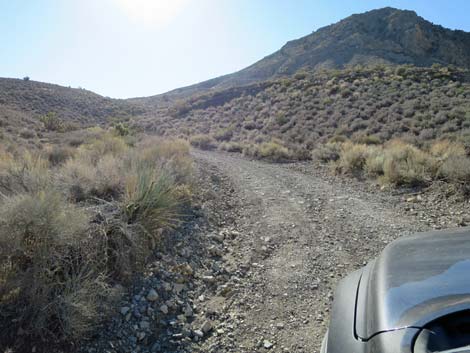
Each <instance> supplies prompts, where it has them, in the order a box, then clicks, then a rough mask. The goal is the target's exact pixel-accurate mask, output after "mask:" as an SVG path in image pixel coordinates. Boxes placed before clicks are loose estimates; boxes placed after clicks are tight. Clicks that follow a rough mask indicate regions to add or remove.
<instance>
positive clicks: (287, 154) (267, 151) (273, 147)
mask: <svg viewBox="0 0 470 353" xmlns="http://www.w3.org/2000/svg"><path fill="white" fill-rule="evenodd" d="M243 154H244V155H245V156H249V157H254V158H258V159H266V160H269V161H271V162H285V161H288V160H290V159H292V151H290V150H289V149H288V148H287V147H285V146H284V145H282V143H281V142H280V141H278V140H272V141H270V142H262V143H260V144H254V145H248V146H246V147H245V148H244V149H243Z"/></svg>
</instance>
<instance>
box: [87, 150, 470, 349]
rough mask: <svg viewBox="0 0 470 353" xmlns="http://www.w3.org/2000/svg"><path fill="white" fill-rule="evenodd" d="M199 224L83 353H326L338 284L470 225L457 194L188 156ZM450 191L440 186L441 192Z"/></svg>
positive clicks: (167, 251)
mask: <svg viewBox="0 0 470 353" xmlns="http://www.w3.org/2000/svg"><path fill="white" fill-rule="evenodd" d="M192 154H193V157H194V160H195V184H197V188H198V192H197V194H198V197H197V202H196V203H195V205H194V210H193V216H192V218H191V219H189V220H188V222H186V225H185V226H184V227H183V228H182V229H179V230H176V231H175V232H173V233H172V234H168V236H167V237H165V238H164V239H165V241H164V243H162V244H161V246H160V248H159V249H158V251H157V252H156V254H155V258H154V259H153V260H152V261H151V262H150V263H149V265H148V266H147V269H146V271H145V272H144V273H143V274H142V276H141V278H140V280H139V281H136V283H135V284H134V285H133V286H132V288H131V289H130V292H129V293H128V295H126V296H125V297H124V298H123V299H122V301H121V302H120V304H119V307H118V308H116V313H115V315H114V316H113V318H112V319H111V320H110V322H109V323H108V324H106V325H105V327H104V328H103V330H99V331H97V333H96V336H95V337H94V338H93V339H92V340H91V342H90V343H89V344H87V345H83V344H82V345H80V346H81V347H80V349H79V350H78V351H79V352H80V353H98V352H109V353H118V352H119V353H120V352H136V353H137V352H140V353H144V352H152V353H156V352H165V353H175V352H178V353H183V352H187V353H189V352H191V353H192V352H194V353H202V352H203V353H228V352H233V353H253V352H266V353H267V352H278V353H281V352H285V353H287V352H289V353H306V352H308V353H314V352H319V349H320V342H321V340H322V338H323V335H324V333H325V331H326V327H327V325H328V320H329V310H330V306H331V303H332V299H333V293H334V288H335V286H336V284H337V282H338V281H339V280H340V279H341V278H343V277H345V276H346V275H347V274H348V273H350V272H351V271H353V270H355V269H357V268H360V267H362V266H363V265H365V264H366V263H367V262H368V261H369V260H371V259H372V258H373V257H375V256H376V255H377V254H378V253H379V252H380V251H381V250H382V249H383V248H384V246H385V245H386V244H387V243H389V242H390V241H392V240H393V239H395V238H397V237H399V236H404V235H407V234H410V233H413V232H416V231H421V230H428V229H431V228H444V227H454V226H461V225H465V224H468V223H469V222H470V214H469V210H470V207H468V206H469V200H468V199H465V198H463V197H462V196H461V195H462V194H461V193H458V192H457V193H456V192H453V193H452V192H448V193H447V194H446V193H445V192H443V190H442V189H439V185H438V190H434V189H433V188H429V189H427V190H420V191H417V190H414V191H413V190H394V189H390V190H381V189H380V187H379V186H378V185H375V184H373V183H370V182H364V181H358V180H354V179H351V178H344V177H335V176H332V175H331V174H329V173H328V172H325V170H324V169H322V168H320V167H318V166H316V165H315V164H314V163H305V164H302V163H292V164H271V163H265V162H260V161H251V160H248V159H245V158H242V157H239V156H236V155H231V154H224V153H217V152H203V151H193V152H192ZM443 186H444V185H443Z"/></svg>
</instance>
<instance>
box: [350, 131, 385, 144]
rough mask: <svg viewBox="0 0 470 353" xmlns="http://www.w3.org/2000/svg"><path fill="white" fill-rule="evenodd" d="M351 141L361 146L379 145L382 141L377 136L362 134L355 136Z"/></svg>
mask: <svg viewBox="0 0 470 353" xmlns="http://www.w3.org/2000/svg"><path fill="white" fill-rule="evenodd" d="M353 141H354V142H355V143H358V144H362V145H380V144H381V143H382V140H381V139H380V137H378V136H375V135H362V134H360V135H359V136H355V137H354V139H353Z"/></svg>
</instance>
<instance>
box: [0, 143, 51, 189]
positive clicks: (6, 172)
mask: <svg viewBox="0 0 470 353" xmlns="http://www.w3.org/2000/svg"><path fill="white" fill-rule="evenodd" d="M50 182H51V174H50V170H49V163H48V161H47V160H46V159H44V158H42V157H41V156H40V155H39V154H37V153H31V152H28V151H26V152H23V153H20V154H18V155H17V156H12V155H7V154H3V155H2V158H1V159H0V195H2V194H3V195H12V194H15V193H21V192H37V191H40V190H43V189H45V188H46V187H47V186H49V185H50Z"/></svg>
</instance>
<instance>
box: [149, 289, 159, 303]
mask: <svg viewBox="0 0 470 353" xmlns="http://www.w3.org/2000/svg"><path fill="white" fill-rule="evenodd" d="M147 300H148V301H149V302H154V301H157V300H158V293H157V292H156V291H155V289H151V290H149V292H148V294H147Z"/></svg>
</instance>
